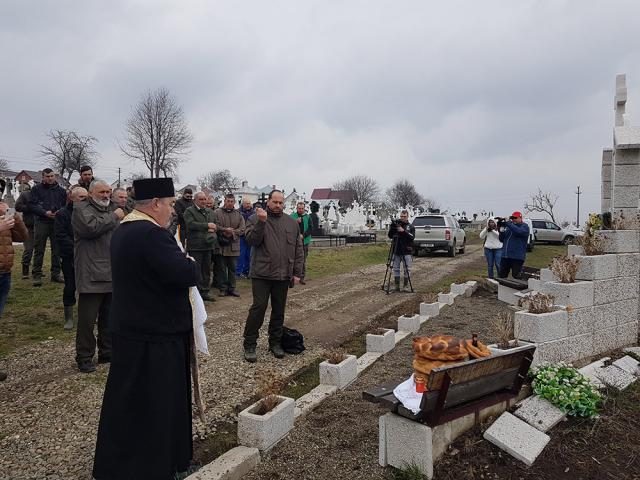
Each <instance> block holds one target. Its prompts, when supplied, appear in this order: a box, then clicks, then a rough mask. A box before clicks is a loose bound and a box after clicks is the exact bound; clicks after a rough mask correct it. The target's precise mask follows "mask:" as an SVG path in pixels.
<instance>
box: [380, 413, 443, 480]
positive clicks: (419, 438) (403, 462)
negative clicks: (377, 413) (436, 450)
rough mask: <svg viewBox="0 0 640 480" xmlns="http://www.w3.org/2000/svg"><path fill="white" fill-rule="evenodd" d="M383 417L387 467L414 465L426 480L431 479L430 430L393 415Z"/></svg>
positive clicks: (431, 443) (420, 424)
mask: <svg viewBox="0 0 640 480" xmlns="http://www.w3.org/2000/svg"><path fill="white" fill-rule="evenodd" d="M384 417H385V420H384V437H385V452H386V453H385V456H386V463H387V465H391V466H393V467H396V468H405V467H406V466H407V465H416V466H417V467H418V468H419V469H420V471H421V472H422V473H423V474H424V475H426V476H427V478H429V479H431V478H433V448H432V446H433V437H432V429H431V428H430V427H427V426H426V425H423V424H422V423H418V422H414V421H412V420H409V419H407V418H404V417H401V416H399V415H396V414H394V413H387V414H386V415H384ZM380 433H381V434H383V432H382V431H381V432H380ZM381 436H382V435H381Z"/></svg>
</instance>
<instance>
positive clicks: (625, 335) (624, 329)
mask: <svg viewBox="0 0 640 480" xmlns="http://www.w3.org/2000/svg"><path fill="white" fill-rule="evenodd" d="M636 343H638V322H629V323H623V324H621V325H617V326H616V347H624V346H627V345H634V344H636Z"/></svg>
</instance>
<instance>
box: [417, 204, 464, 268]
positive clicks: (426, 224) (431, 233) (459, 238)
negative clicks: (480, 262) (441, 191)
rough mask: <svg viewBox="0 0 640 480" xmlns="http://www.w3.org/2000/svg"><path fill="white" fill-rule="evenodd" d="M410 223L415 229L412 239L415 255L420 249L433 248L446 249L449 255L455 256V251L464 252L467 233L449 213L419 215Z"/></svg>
mask: <svg viewBox="0 0 640 480" xmlns="http://www.w3.org/2000/svg"><path fill="white" fill-rule="evenodd" d="M411 224H412V225H413V227H414V228H415V229H416V236H415V238H414V240H413V251H414V254H415V255H418V254H419V253H420V251H425V252H432V251H434V250H446V251H447V252H448V253H449V256H450V257H455V256H456V253H464V249H465V246H466V245H467V235H466V233H465V232H464V230H463V229H462V228H461V227H460V225H459V224H458V222H457V220H456V219H455V218H453V217H452V216H451V215H446V214H440V213H429V214H426V215H419V216H417V217H415V218H414V219H413V222H412V223H411Z"/></svg>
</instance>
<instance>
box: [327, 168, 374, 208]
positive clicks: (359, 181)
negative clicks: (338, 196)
mask: <svg viewBox="0 0 640 480" xmlns="http://www.w3.org/2000/svg"><path fill="white" fill-rule="evenodd" d="M331 188H333V189H334V190H353V191H354V192H355V194H356V195H355V198H354V200H355V201H357V202H358V203H359V204H360V205H371V204H373V203H375V202H376V201H377V200H378V197H379V196H380V185H378V182H376V181H375V180H374V179H373V178H371V177H367V176H366V175H354V176H352V177H349V178H346V179H344V180H341V181H339V182H336V183H334V184H333V186H332V187H331Z"/></svg>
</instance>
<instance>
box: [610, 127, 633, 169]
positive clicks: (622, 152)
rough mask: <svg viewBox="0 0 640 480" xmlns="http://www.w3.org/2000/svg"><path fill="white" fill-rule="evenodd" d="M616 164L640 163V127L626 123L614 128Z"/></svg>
mask: <svg viewBox="0 0 640 480" xmlns="http://www.w3.org/2000/svg"><path fill="white" fill-rule="evenodd" d="M613 131H614V134H613V136H614V138H613V139H614V144H615V145H616V159H615V163H616V165H638V164H640V150H639V148H640V127H633V126H630V125H625V126H623V127H615V128H614V130H613Z"/></svg>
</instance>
